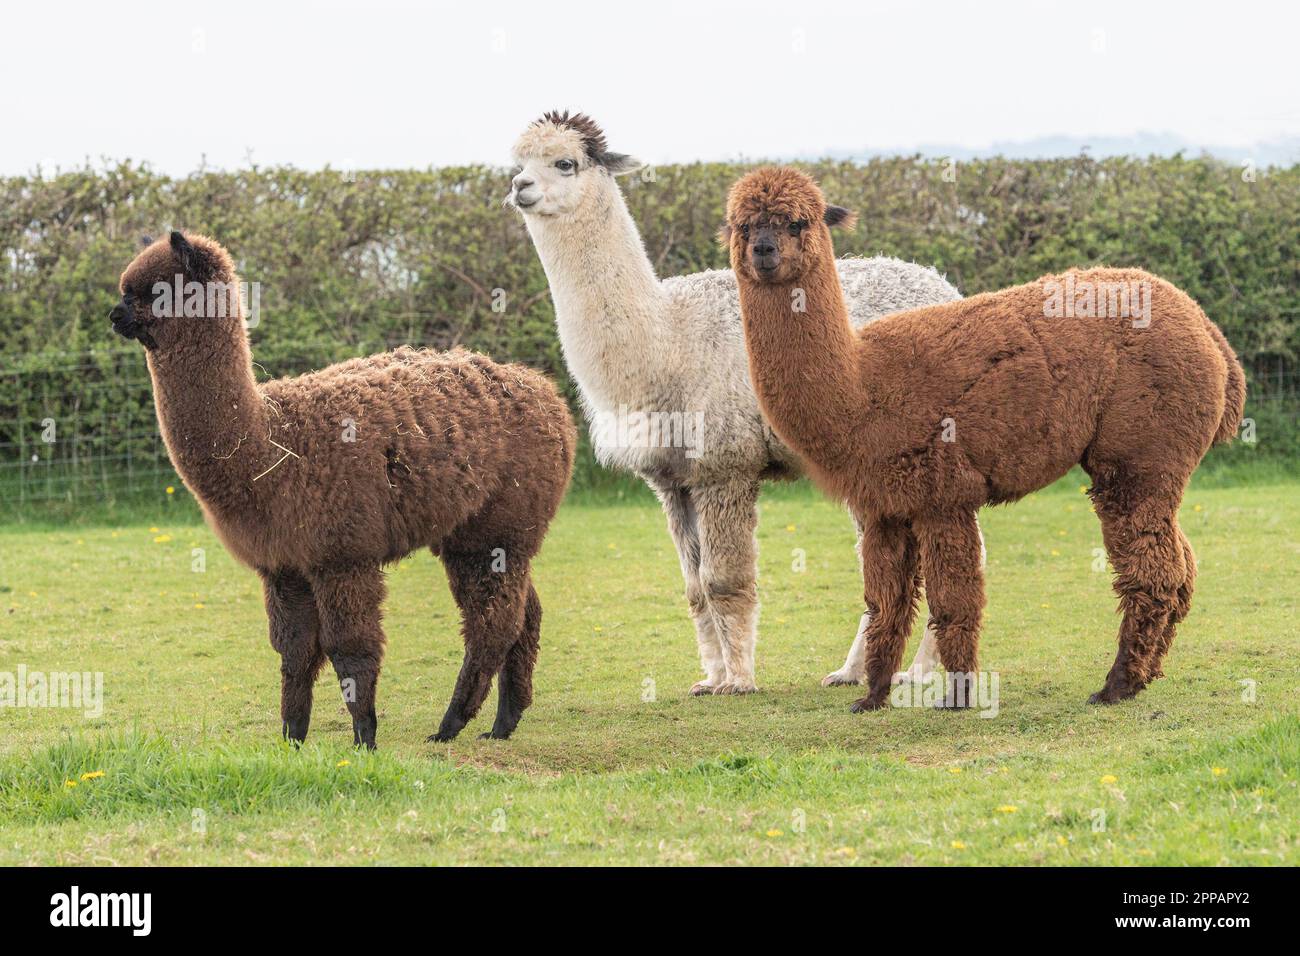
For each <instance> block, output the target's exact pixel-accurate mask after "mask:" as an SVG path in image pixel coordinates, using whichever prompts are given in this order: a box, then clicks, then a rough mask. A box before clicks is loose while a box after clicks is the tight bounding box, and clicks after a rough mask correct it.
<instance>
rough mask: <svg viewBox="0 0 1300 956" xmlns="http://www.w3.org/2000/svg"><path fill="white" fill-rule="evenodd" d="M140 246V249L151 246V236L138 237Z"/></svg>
mask: <svg viewBox="0 0 1300 956" xmlns="http://www.w3.org/2000/svg"><path fill="white" fill-rule="evenodd" d="M140 245H141V247H142V248H143V247H148V246H152V245H153V236H150V235H144V236H141V237H140Z"/></svg>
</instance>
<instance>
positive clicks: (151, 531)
mask: <svg viewBox="0 0 1300 956" xmlns="http://www.w3.org/2000/svg"><path fill="white" fill-rule="evenodd" d="M158 531H159V529H158V528H150V529H149V533H150V534H157V533H158Z"/></svg>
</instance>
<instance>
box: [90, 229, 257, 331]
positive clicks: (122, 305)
mask: <svg viewBox="0 0 1300 956" xmlns="http://www.w3.org/2000/svg"><path fill="white" fill-rule="evenodd" d="M119 289H120V291H121V293H122V299H121V301H120V302H118V304H117V305H115V306H114V307H113V311H112V312H110V313H109V316H108V317H109V320H110V321H111V322H112V323H113V331H114V332H116V333H118V334H119V335H121V336H124V337H126V338H128V339H137V340H139V342H140V343H141V344H142V345H144V347H145V348H147V349H149V350H150V351H154V350H159V349H162V350H165V349H166V348H167V347H168V346H169V345H174V344H176V343H178V342H182V341H186V340H187V339H189V338H192V337H194V336H198V335H204V334H211V332H212V325H213V323H218V324H220V325H221V326H222V327H226V326H229V325H230V323H231V322H232V321H233V322H238V323H240V325H241V327H242V322H243V313H242V310H241V306H240V301H239V280H238V279H237V278H236V277H235V264H234V262H233V261H232V260H231V258H230V254H229V253H228V252H226V250H225V249H224V248H222V246H221V244H220V243H218V242H217V241H216V240H214V239H209V238H208V237H206V236H199V235H194V234H187V233H183V232H180V231H176V230H173V232H172V233H171V235H170V236H168V237H166V238H163V239H159V240H157V241H156V242H154V241H147V243H146V246H145V248H144V249H143V250H142V251H141V252H140V254H139V255H137V256H136V257H135V258H134V259H133V260H131V264H130V265H129V266H127V267H126V271H125V272H123V273H122V279H121V281H120V282H119Z"/></svg>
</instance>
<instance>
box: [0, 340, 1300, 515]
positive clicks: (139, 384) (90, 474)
mask: <svg viewBox="0 0 1300 956" xmlns="http://www.w3.org/2000/svg"><path fill="white" fill-rule="evenodd" d="M395 344H400V343H369V344H360V345H351V346H349V345H333V346H320V345H318V346H311V347H283V346H280V347H276V348H274V349H271V350H262V351H258V350H255V351H254V356H253V358H254V374H255V375H256V377H257V378H258V380H259V381H265V380H268V379H271V378H278V377H280V376H284V375H295V374H300V373H302V372H306V371H310V370H312V369H318V368H322V367H324V366H326V365H328V364H330V363H332V362H336V361H341V360H343V359H346V358H351V357H354V356H357V355H364V354H368V353H370V352H373V351H377V350H380V349H382V348H387V347H390V346H392V345H395ZM528 364H532V365H534V366H536V367H539V368H541V369H543V370H544V371H547V372H551V373H554V369H553V368H551V365H552V362H551V360H550V358H549V357H538V358H537V359H536V360H535V361H532V362H529V363H528ZM0 368H2V369H3V371H0V503H2V504H3V510H4V511H5V512H7V513H11V514H12V513H15V512H18V513H21V512H22V511H24V510H25V509H28V508H38V507H40V506H41V505H42V503H49V502H59V503H62V504H64V505H70V506H73V507H77V506H80V505H84V504H89V503H98V502H104V501H115V500H123V499H132V498H137V497H150V496H161V495H164V494H166V493H167V492H166V489H167V488H169V487H171V488H173V489H174V490H176V491H179V490H180V488H181V483H180V481H179V479H178V478H177V476H176V473H175V471H174V470H173V469H172V467H171V463H170V461H169V460H168V457H167V450H166V447H165V446H164V444H163V441H162V438H161V436H160V434H159V429H158V422H157V418H156V414H155V411H154V406H153V397H152V386H151V384H150V380H149V370H148V368H147V366H146V364H145V359H144V352H143V350H142V349H140V348H139V347H138V346H135V345H121V346H118V345H114V346H111V347H105V348H103V349H94V350H90V351H76V352H61V353H48V352H47V353H43V354H41V355H39V356H27V357H22V356H4V357H3V365H0ZM1296 372H1297V370H1296V367H1295V366H1294V365H1293V364H1289V363H1286V362H1284V361H1281V360H1278V361H1276V362H1271V363H1270V364H1269V365H1268V366H1267V367H1264V368H1254V369H1251V370H1250V377H1251V388H1250V394H1249V398H1248V401H1247V408H1246V413H1247V417H1248V419H1249V420H1250V422H1251V423H1252V427H1253V428H1254V430H1255V432H1256V434H1253V435H1252V436H1250V439H1248V440H1251V439H1254V447H1253V448H1252V449H1251V453H1252V454H1254V453H1260V452H1262V453H1264V454H1268V455H1270V456H1272V457H1278V458H1289V459H1292V460H1294V459H1296V458H1297V457H1300V375H1297V374H1296ZM575 412H576V409H575ZM595 467H596V466H595V465H594V464H593V463H592V462H591V461H585V460H584V461H581V462H580V463H579V468H580V469H581V468H591V469H594V468H595Z"/></svg>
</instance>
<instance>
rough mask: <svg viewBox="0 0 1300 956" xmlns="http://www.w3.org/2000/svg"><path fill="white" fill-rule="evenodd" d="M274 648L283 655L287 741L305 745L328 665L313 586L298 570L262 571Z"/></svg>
mask: <svg viewBox="0 0 1300 956" xmlns="http://www.w3.org/2000/svg"><path fill="white" fill-rule="evenodd" d="M260 573H261V575H262V592H263V595H264V596H265V598H266V617H267V620H268V621H269V623H270V629H271V646H272V647H274V648H275V649H276V651H278V652H279V654H280V722H281V731H282V733H283V734H284V739H285V740H289V741H292V742H294V743H302V742H303V741H304V740H306V739H307V728H308V726H309V725H310V724H311V703H312V687H313V686H314V685H315V683H316V676H317V675H318V674H319V673H320V669H321V667H322V666H323V665H324V663H325V652H324V651H323V650H322V649H321V646H320V618H319V616H318V615H317V613H316V598H315V597H314V596H313V595H312V592H311V584H309V583H308V581H307V579H306V578H304V577H303V576H302V575H301V574H299V573H298V572H296V571H289V570H285V571H262V572H260Z"/></svg>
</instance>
